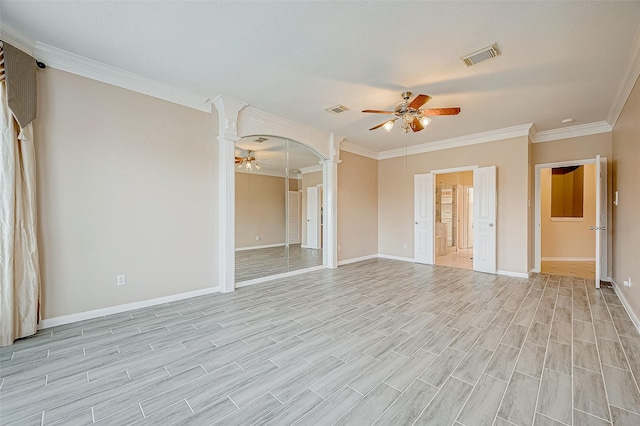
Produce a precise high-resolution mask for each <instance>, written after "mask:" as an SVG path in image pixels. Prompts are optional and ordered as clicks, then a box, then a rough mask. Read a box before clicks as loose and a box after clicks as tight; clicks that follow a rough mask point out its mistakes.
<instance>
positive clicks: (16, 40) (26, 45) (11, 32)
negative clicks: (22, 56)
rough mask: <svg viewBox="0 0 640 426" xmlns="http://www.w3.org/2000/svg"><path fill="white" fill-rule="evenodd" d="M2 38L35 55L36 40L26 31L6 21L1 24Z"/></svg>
mask: <svg viewBox="0 0 640 426" xmlns="http://www.w3.org/2000/svg"><path fill="white" fill-rule="evenodd" d="M0 39H2V40H4V41H6V42H7V43H9V44H10V45H12V46H13V47H16V48H18V49H20V50H22V51H23V52H24V53H26V54H28V55H31V56H35V55H34V53H33V46H35V45H36V41H35V40H34V39H33V38H31V37H29V36H28V35H26V34H25V33H23V32H21V31H18V30H16V29H15V28H13V27H12V26H10V25H7V24H5V23H4V22H3V23H2V25H1V26H0ZM36 59H39V58H36Z"/></svg>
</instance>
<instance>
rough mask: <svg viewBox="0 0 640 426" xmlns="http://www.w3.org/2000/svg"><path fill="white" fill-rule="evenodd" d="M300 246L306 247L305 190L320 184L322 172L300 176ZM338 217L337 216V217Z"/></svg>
mask: <svg viewBox="0 0 640 426" xmlns="http://www.w3.org/2000/svg"><path fill="white" fill-rule="evenodd" d="M301 181H302V186H301V189H302V197H301V203H302V245H303V246H305V245H307V188H309V187H310V186H317V185H321V184H322V172H313V173H305V174H303V175H302V179H301ZM338 216H339V215H338Z"/></svg>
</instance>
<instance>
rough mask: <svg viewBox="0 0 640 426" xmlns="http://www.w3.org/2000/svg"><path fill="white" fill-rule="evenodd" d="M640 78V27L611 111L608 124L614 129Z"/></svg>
mask: <svg viewBox="0 0 640 426" xmlns="http://www.w3.org/2000/svg"><path fill="white" fill-rule="evenodd" d="M638 76H640V27H639V28H638V30H637V31H636V37H635V39H634V40H633V44H632V45H631V51H630V52H629V65H627V69H626V70H625V73H624V76H623V77H622V80H620V87H619V88H618V92H617V93H616V97H615V99H614V101H613V104H612V105H611V109H610V110H609V116H608V118H607V122H608V123H609V125H611V127H612V128H613V127H615V125H616V123H617V122H618V118H619V117H620V113H621V112H622V108H624V104H625V103H627V99H629V95H631V91H632V90H633V86H634V85H635V84H636V81H637V80H638Z"/></svg>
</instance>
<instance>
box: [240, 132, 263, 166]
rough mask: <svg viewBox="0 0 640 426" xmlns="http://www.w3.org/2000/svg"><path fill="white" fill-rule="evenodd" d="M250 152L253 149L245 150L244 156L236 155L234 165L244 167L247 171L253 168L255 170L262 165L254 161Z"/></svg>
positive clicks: (254, 158)
mask: <svg viewBox="0 0 640 426" xmlns="http://www.w3.org/2000/svg"><path fill="white" fill-rule="evenodd" d="M265 140H266V139H265ZM252 152H253V151H247V155H245V156H244V157H236V167H238V168H239V169H243V168H244V169H245V170H246V171H248V172H250V171H251V170H253V169H254V168H255V169H256V170H260V168H261V167H262V166H261V165H260V164H259V163H258V162H257V161H256V157H254V156H253V155H252Z"/></svg>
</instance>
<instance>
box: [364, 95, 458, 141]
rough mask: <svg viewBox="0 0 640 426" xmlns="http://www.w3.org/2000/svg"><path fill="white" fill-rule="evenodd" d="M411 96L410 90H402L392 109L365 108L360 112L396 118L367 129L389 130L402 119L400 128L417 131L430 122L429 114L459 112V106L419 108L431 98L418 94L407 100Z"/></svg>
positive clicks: (452, 113)
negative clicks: (398, 100) (389, 115)
mask: <svg viewBox="0 0 640 426" xmlns="http://www.w3.org/2000/svg"><path fill="white" fill-rule="evenodd" d="M410 97H411V92H403V93H402V98H403V99H404V100H403V101H402V102H400V103H399V104H398V105H397V106H396V108H395V109H394V110H393V111H380V110H376V109H365V110H364V111H362V112H369V113H373V114H393V115H395V116H396V118H393V119H391V120H387V121H385V122H384V123H380V124H378V125H377V126H375V127H372V128H370V129H369V130H375V129H379V128H380V127H383V128H384V129H385V130H386V131H387V132H390V131H391V129H393V125H394V123H395V121H396V120H398V119H401V120H402V130H403V131H404V132H405V133H408V132H409V129H411V130H413V131H414V132H419V131H420V130H422V129H424V128H425V127H426V126H428V125H429V123H431V119H430V118H429V116H434V115H457V114H458V113H459V112H460V108H431V109H420V107H421V106H422V105H424V104H426V103H427V102H429V100H430V99H431V96H429V95H418V96H416V97H415V99H414V100H412V101H411V102H409V98H410Z"/></svg>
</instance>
